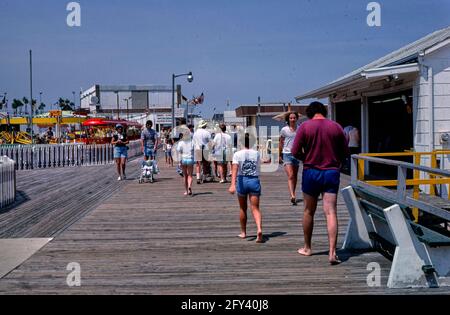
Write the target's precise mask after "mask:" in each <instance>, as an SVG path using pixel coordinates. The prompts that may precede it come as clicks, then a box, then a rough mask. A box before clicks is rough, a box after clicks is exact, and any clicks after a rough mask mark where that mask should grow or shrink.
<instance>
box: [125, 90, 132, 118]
mask: <svg viewBox="0 0 450 315" xmlns="http://www.w3.org/2000/svg"><path fill="white" fill-rule="evenodd" d="M132 98H133V97H131V96H130V97H128V98H124V99H123V100H124V101H126V102H127V120H129V119H130V115H129V111H128V101H129V100H131V99H132Z"/></svg>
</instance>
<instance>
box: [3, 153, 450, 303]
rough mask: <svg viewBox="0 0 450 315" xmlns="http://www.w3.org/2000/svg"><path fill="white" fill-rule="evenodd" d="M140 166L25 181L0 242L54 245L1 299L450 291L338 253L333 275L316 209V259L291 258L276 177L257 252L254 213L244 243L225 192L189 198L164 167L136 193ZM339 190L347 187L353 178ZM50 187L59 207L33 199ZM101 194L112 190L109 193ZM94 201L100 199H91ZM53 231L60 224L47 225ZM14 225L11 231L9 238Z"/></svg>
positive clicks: (206, 189) (204, 191)
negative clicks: (394, 282) (76, 283)
mask: <svg viewBox="0 0 450 315" xmlns="http://www.w3.org/2000/svg"><path fill="white" fill-rule="evenodd" d="M138 168H139V167H138V162H137V161H135V162H130V163H129V171H128V175H129V177H130V175H131V174H134V175H135V179H132V180H127V181H124V182H116V181H114V180H115V179H116V178H117V177H116V176H115V174H114V166H110V167H109V168H105V167H99V168H92V169H91V170H90V171H88V172H86V171H84V170H82V171H81V174H78V172H80V169H72V170H66V172H67V173H65V176H59V177H58V176H54V172H55V170H45V171H41V172H42V173H40V176H34V175H33V173H30V179H29V180H32V181H33V183H34V184H33V185H32V186H33V187H29V188H28V189H29V192H27V191H24V193H27V194H28V195H29V199H30V200H28V201H24V202H23V203H22V204H20V205H19V206H18V208H17V209H18V210H15V209H12V210H10V212H8V213H6V214H5V213H3V214H2V215H9V218H8V221H7V222H3V223H1V222H2V221H1V218H2V216H0V223H1V225H0V235H1V236H2V237H3V238H5V237H11V235H12V237H24V236H26V235H28V236H29V237H50V236H55V238H54V239H53V240H52V241H51V242H50V243H48V244H47V245H46V246H45V247H44V248H42V249H41V250H40V251H39V252H37V253H36V254H35V255H33V256H32V257H31V258H30V259H28V260H27V261H26V262H24V263H23V264H22V265H21V266H20V267H19V268H17V269H16V270H14V271H12V272H10V273H9V274H8V275H7V276H6V277H4V278H3V279H1V280H0V294H176V295H179V294H242V293H245V294H411V293H432V294H435V293H447V294H448V293H450V289H449V288H447V289H445V288H441V289H438V290H427V289H422V290H418V289H406V290H390V289H387V288H386V283H387V277H388V274H389V267H390V262H389V261H388V260H387V259H386V258H384V257H383V256H382V255H380V254H379V253H376V252H369V253H356V252H353V253H351V252H344V251H340V252H338V254H339V256H340V258H341V259H342V260H343V263H342V264H341V265H338V266H330V265H329V264H328V256H327V250H328V240H327V233H326V224H325V218H324V215H323V212H322V211H321V210H319V211H318V212H317V214H316V223H315V224H316V225H315V230H314V236H313V245H314V251H315V255H314V256H312V257H303V256H300V255H298V254H297V249H298V248H299V247H300V246H301V245H302V244H303V241H302V240H303V236H302V235H303V233H302V227H301V224H300V221H301V217H302V213H303V209H302V206H303V205H302V203H299V206H297V207H293V206H291V205H290V202H289V199H290V198H289V194H288V192H287V179H286V175H285V174H284V172H283V171H282V170H279V171H278V172H276V173H268V174H263V176H262V187H263V196H262V199H261V200H262V202H261V210H262V213H263V224H264V234H265V235H266V237H268V241H267V242H266V243H264V244H256V243H255V241H254V240H255V237H254V236H255V225H254V222H253V218H252V217H251V213H250V211H249V220H248V234H249V236H251V237H249V238H248V239H247V240H240V239H239V238H237V237H236V236H237V235H238V234H239V210H238V207H237V201H236V197H235V196H231V195H230V194H228V192H227V189H228V185H223V184H219V183H207V184H204V185H200V186H199V185H196V184H194V194H195V196H194V197H185V196H183V191H182V186H181V178H180V177H179V176H178V175H177V174H176V173H175V170H174V169H173V168H171V169H169V168H164V167H162V173H161V175H159V176H158V182H157V183H156V184H138V182H137V179H136V178H137V174H138ZM66 176H71V178H70V180H71V181H72V182H74V183H76V184H77V185H80V186H79V189H85V190H86V189H87V191H89V192H91V194H86V193H81V194H80V193H75V192H74V191H73V190H71V187H67V186H66V187H64V188H63V187H62V186H63V185H62V184H61V185H59V184H58V183H59V182H60V181H64V180H67V179H66ZM80 181H81V182H82V185H81V184H80ZM342 181H343V183H342V187H345V186H346V185H348V182H349V179H348V178H347V177H344V178H343V179H342ZM48 182H50V183H51V185H52V186H51V187H53V188H54V189H57V188H58V187H60V189H61V190H62V192H60V194H59V196H60V197H59V198H61V201H60V202H58V201H57V200H58V199H55V198H56V197H55V196H54V195H53V197H52V196H51V195H47V192H46V191H45V190H43V191H40V192H39V194H38V195H40V194H42V196H41V197H42V198H39V197H38V196H36V194H34V193H33V191H35V190H36V189H38V188H36V187H41V186H44V187H45V185H47V183H48ZM299 183H301V179H299ZM103 185H106V186H107V185H110V186H108V187H107V189H105V188H104V187H102V186H103ZM77 187H78V186H77ZM72 188H73V187H72ZM18 189H19V190H21V187H20V185H18ZM92 194H95V198H92V200H90V199H89V198H90V197H89V196H91V195H92ZM30 203H31V204H32V206H31V205H30ZM49 204H52V206H49ZM57 205H59V206H57ZM41 207H44V208H45V207H47V213H41V212H39V210H36V209H40V208H41ZM52 207H54V209H53V208H52ZM319 207H321V203H320V205H319ZM338 207H339V209H338V215H339V219H340V222H339V245H341V244H342V241H343V236H344V234H345V230H346V227H347V223H348V213H347V210H346V208H345V205H344V202H343V200H342V198H341V197H340V198H339V204H338ZM91 208H93V209H91ZM20 209H24V210H23V212H24V213H28V215H27V216H26V217H27V218H28V219H27V220H25V221H24V222H21V221H20V220H21V218H22V214H21V211H22V210H21V211H19V210H20ZM52 209H53V210H52ZM86 209H88V210H86ZM89 209H91V210H89ZM33 211H37V212H36V213H34V214H33ZM61 216H62V217H64V218H65V219H63V220H62V219H61ZM34 218H35V219H34ZM17 220H19V221H17ZM58 220H59V221H58ZM17 222H19V223H17ZM42 222H46V223H42ZM51 222H59V223H58V224H55V225H54V226H52V224H51ZM9 225H12V226H14V229H12V228H11V229H9V230H8V226H9ZM22 225H24V226H26V228H25V227H22ZM44 227H45V228H44ZM5 229H6V230H5ZM14 231H16V233H13V232H14ZM33 231H35V232H36V233H33ZM73 262H76V263H78V264H79V265H80V267H81V286H80V287H72V288H71V287H69V286H68V285H67V283H66V279H67V276H68V275H69V273H70V271H67V266H68V265H69V264H70V263H73ZM373 262H374V263H376V264H375V265H377V264H378V265H379V266H380V267H381V286H380V287H371V286H369V285H368V283H367V278H368V276H369V274H370V272H371V271H372V269H370V270H367V267H368V265H369V263H373ZM371 266H373V264H372V265H371Z"/></svg>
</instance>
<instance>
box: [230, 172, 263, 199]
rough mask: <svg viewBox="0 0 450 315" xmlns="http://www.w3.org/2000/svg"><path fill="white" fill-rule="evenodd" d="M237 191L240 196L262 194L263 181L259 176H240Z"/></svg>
mask: <svg viewBox="0 0 450 315" xmlns="http://www.w3.org/2000/svg"><path fill="white" fill-rule="evenodd" d="M236 191H237V193H238V195H239V197H246V196H247V195H250V196H258V197H259V196H261V182H260V181H259V177H255V176H238V178H237V187H236Z"/></svg>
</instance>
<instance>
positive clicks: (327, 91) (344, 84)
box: [295, 63, 420, 102]
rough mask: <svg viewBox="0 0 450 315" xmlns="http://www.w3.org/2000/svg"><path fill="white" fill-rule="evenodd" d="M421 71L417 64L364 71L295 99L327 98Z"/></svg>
mask: <svg viewBox="0 0 450 315" xmlns="http://www.w3.org/2000/svg"><path fill="white" fill-rule="evenodd" d="M419 71H420V66H419V64H417V63H410V64H405V65H400V66H391V67H381V68H373V69H367V70H363V71H361V72H360V73H358V74H355V75H353V76H351V77H348V78H345V79H343V80H340V81H336V82H332V83H330V84H328V85H325V86H324V87H321V88H319V89H316V90H313V91H311V92H308V93H306V94H303V95H300V96H297V97H296V98H295V99H296V101H297V102H299V101H300V100H304V99H309V98H318V99H321V98H327V97H329V96H330V95H331V94H334V93H336V92H337V91H339V90H343V89H349V88H354V87H361V86H364V85H366V84H367V83H370V82H371V81H375V80H379V79H380V78H383V77H390V76H395V75H397V76H399V75H405V74H411V73H415V72H419Z"/></svg>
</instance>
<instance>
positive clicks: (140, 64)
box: [0, 0, 450, 115]
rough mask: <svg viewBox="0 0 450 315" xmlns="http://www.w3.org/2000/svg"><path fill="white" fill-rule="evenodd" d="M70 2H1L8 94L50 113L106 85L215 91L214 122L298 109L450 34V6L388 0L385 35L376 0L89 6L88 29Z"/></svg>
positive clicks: (0, 58) (155, 0)
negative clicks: (322, 91)
mask: <svg viewBox="0 0 450 315" xmlns="http://www.w3.org/2000/svg"><path fill="white" fill-rule="evenodd" d="M69 2H70V1H64V0H41V1H37V0H0V93H3V92H8V98H9V99H10V100H11V99H13V98H21V97H23V96H28V95H29V83H28V51H29V49H32V50H33V54H34V91H35V95H38V93H39V91H42V92H43V100H44V102H45V103H47V104H50V103H53V102H55V101H56V100H57V99H58V98H59V97H60V96H62V97H65V98H69V99H71V98H72V91H77V92H78V91H79V90H80V88H81V87H82V88H85V89H86V88H88V87H90V86H92V85H93V84H95V83H99V84H157V85H171V74H172V73H185V72H189V71H192V72H193V73H194V76H195V80H194V82H193V83H192V84H188V83H187V82H186V81H185V80H184V78H180V79H178V81H177V83H181V84H182V85H183V94H185V95H186V96H188V97H191V96H193V95H200V94H201V93H202V92H204V93H205V97H206V99H205V104H204V105H202V106H201V108H199V109H200V110H202V113H204V114H207V115H211V114H212V112H213V110H212V108H213V107H216V108H217V111H219V110H224V109H225V108H226V103H227V100H228V99H229V100H230V102H231V106H232V107H236V106H238V105H239V104H248V103H255V102H256V100H257V97H258V96H261V97H262V100H263V101H266V102H267V101H289V100H292V101H294V97H295V96H296V95H299V94H301V93H303V92H307V91H309V90H311V89H315V88H317V87H320V86H321V85H323V84H325V83H327V82H329V81H332V80H334V79H336V78H337V77H339V76H341V75H344V74H346V73H348V72H350V71H352V70H354V69H355V68H357V67H360V66H362V65H364V64H367V63H368V62H370V61H372V60H374V59H376V58H378V57H381V56H383V55H385V54H387V53H389V52H391V51H393V50H395V49H397V48H400V47H401V46H403V45H405V44H408V43H410V42H412V41H414V40H416V39H419V38H420V37H423V36H425V35H427V34H428V33H431V32H433V31H435V30H438V29H441V28H444V27H447V26H449V25H450V14H449V12H450V1H446V0H426V1H425V0H385V1H377V2H378V3H380V5H381V9H382V26H381V27H372V28H371V27H368V25H367V23H366V18H367V15H368V14H369V12H368V11H366V6H367V4H368V3H369V2H370V1H368V0H365V1H362V0H340V1H325V0H314V1H313V0H311V1H306V0H285V1H283V0H278V1H276V0H190V1H186V0H145V1H144V0H129V1H119V0H109V1H105V0H103V1H100V0H89V1H88V0H82V1H78V2H79V3H80V5H81V10H82V12H81V23H82V25H81V27H78V28H77V27H75V28H70V27H68V26H67V24H66V17H67V14H68V13H69V12H67V11H66V5H67V4H68V3H69Z"/></svg>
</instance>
